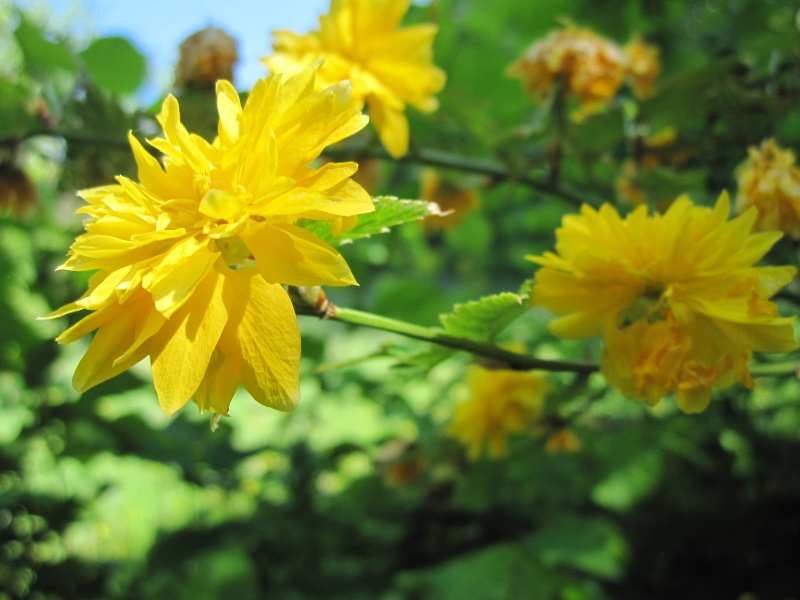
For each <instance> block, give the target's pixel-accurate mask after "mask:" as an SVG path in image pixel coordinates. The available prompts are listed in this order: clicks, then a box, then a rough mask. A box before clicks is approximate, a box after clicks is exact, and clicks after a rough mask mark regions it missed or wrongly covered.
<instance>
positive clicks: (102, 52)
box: [80, 37, 147, 95]
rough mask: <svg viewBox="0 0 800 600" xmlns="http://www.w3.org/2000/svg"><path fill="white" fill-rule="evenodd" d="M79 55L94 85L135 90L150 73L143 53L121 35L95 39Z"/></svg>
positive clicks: (114, 90) (127, 91) (118, 90)
mask: <svg viewBox="0 0 800 600" xmlns="http://www.w3.org/2000/svg"><path fill="white" fill-rule="evenodd" d="M80 57H81V58H82V59H83V63H84V65H85V66H86V71H87V73H89V77H90V78H91V79H92V81H93V82H94V83H95V85H97V87H99V88H102V89H104V90H107V91H109V92H111V93H112V94H122V95H125V94H132V93H134V92H135V91H136V90H138V89H139V86H141V85H142V83H143V82H144V78H145V75H146V74H147V64H146V62H145V60H144V57H143V56H142V55H141V54H140V53H139V52H138V51H137V50H136V48H134V47H133V45H132V44H131V43H130V42H129V41H128V40H126V39H125V38H122V37H105V38H99V39H96V40H94V41H93V42H92V43H91V44H89V47H88V48H86V50H84V51H83V52H81V53H80Z"/></svg>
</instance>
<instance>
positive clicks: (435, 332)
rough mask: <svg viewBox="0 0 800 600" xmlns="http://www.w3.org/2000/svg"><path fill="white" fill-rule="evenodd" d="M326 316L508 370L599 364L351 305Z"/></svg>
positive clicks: (586, 369)
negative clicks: (549, 356) (521, 350)
mask: <svg viewBox="0 0 800 600" xmlns="http://www.w3.org/2000/svg"><path fill="white" fill-rule="evenodd" d="M295 311H296V312H297V314H298V315H309V316H317V317H318V316H320V314H319V312H317V311H315V310H314V309H312V308H308V307H304V306H298V305H295ZM328 315H329V316H328V317H327V318H330V319H333V320H334V321H341V322H343V323H350V324H352V325H362V326H364V327H371V328H373V329H380V330H382V331H389V332H392V333H396V334H398V335H403V336H405V337H409V338H412V339H415V340H422V341H425V342H430V343H432V344H438V345H439V346H445V347H447V348H452V349H453V350H463V351H464V352H469V353H470V354H474V355H476V356H482V357H484V358H490V359H492V360H496V361H500V362H502V363H505V364H506V365H508V367H509V368H510V369H514V370H519V371H531V370H534V369H535V370H540V371H560V372H565V371H566V372H572V373H586V374H589V373H594V372H595V371H597V370H598V366H597V365H594V364H590V363H580V362H571V361H563V360H543V359H540V358H536V357H533V356H529V355H527V354H518V353H516V352H510V351H508V350H504V349H503V348H498V347H497V346H493V345H492V344H486V343H483V342H476V341H474V340H468V339H465V338H459V337H455V336H452V335H447V334H446V333H443V332H442V331H441V330H439V329H436V328H434V327H422V326H420V325H414V324H412V323H407V322H405V321H399V320H397V319H390V318H389V317H382V316H380V315H374V314H372V313H367V312H362V311H360V310H354V309H352V308H340V307H338V306H336V307H333V306H332V305H331V308H329V309H328Z"/></svg>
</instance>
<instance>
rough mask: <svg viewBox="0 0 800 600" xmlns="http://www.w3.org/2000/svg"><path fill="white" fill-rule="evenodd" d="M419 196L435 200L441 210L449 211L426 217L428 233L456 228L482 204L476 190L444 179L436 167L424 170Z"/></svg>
mask: <svg viewBox="0 0 800 600" xmlns="http://www.w3.org/2000/svg"><path fill="white" fill-rule="evenodd" d="M419 197H420V198H421V199H422V200H427V201H429V202H435V203H436V204H438V205H439V209H440V210H441V212H443V213H449V214H445V215H442V216H438V215H430V216H428V217H426V218H425V219H424V220H423V221H422V227H423V229H424V230H425V232H426V233H428V234H433V233H436V232H437V231H441V230H443V229H453V228H455V227H456V226H458V224H459V223H461V221H463V220H464V219H465V218H466V217H467V215H468V214H469V212H470V211H471V210H474V209H475V208H477V207H478V206H480V199H479V198H478V194H477V193H476V192H475V190H473V189H469V188H462V187H459V186H457V185H455V184H454V183H452V182H449V181H446V180H443V179H442V177H441V176H440V175H439V173H438V172H436V171H435V170H434V169H423V170H422V176H421V178H420V191H419Z"/></svg>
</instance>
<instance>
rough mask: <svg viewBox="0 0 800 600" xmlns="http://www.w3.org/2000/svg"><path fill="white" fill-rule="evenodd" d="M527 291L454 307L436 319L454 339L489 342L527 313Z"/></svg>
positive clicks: (489, 297) (481, 299)
mask: <svg viewBox="0 0 800 600" xmlns="http://www.w3.org/2000/svg"><path fill="white" fill-rule="evenodd" d="M527 300H528V297H527V290H526V289H525V288H524V287H523V290H521V293H519V294H514V293H511V292H503V293H502V294H496V295H494V296H484V297H483V298H480V299H479V300H473V301H471V302H465V303H464V304H456V305H455V306H454V307H453V312H451V313H448V314H444V315H440V316H439V320H440V321H441V322H442V325H443V326H444V329H445V331H447V333H449V334H450V335H454V336H456V337H464V338H469V339H473V340H482V341H483V340H491V339H492V338H494V337H495V336H496V335H497V334H498V333H500V332H501V331H502V330H503V329H505V328H506V327H507V326H508V325H509V324H510V323H511V322H512V321H514V320H515V319H517V318H518V317H520V316H522V315H523V314H524V313H525V311H526V310H527V309H528V302H527Z"/></svg>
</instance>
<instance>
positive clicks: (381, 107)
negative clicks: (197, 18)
mask: <svg viewBox="0 0 800 600" xmlns="http://www.w3.org/2000/svg"><path fill="white" fill-rule="evenodd" d="M408 7H409V0H332V1H331V6H330V12H329V14H327V15H324V16H321V17H320V29H319V31H312V32H310V33H308V34H306V35H299V34H296V33H294V32H291V31H285V30H283V31H273V32H272V36H273V48H274V50H275V52H274V53H273V54H272V55H271V56H267V57H264V58H262V59H261V60H262V62H263V63H264V64H265V65H266V66H267V67H268V68H269V69H270V70H272V71H274V72H280V73H293V72H295V71H297V70H299V69H301V68H303V67H305V66H306V65H308V64H310V63H313V62H315V61H319V60H323V61H324V63H323V65H322V67H321V68H320V71H319V79H318V81H317V85H318V86H319V87H326V86H328V85H332V84H334V83H337V82H339V81H343V80H349V81H350V82H351V84H352V86H353V94H352V98H351V102H352V105H353V106H354V107H356V108H359V109H360V108H363V107H364V105H365V104H366V106H367V109H368V111H369V117H370V121H371V123H372V125H373V126H374V127H375V129H376V130H377V132H378V136H379V137H380V139H381V142H382V143H383V145H384V146H385V147H386V150H387V151H388V152H389V154H391V155H392V156H393V157H395V158H399V157H401V156H403V155H405V154H406V152H407V151H408V139H409V132H408V120H407V119H406V116H405V108H406V105H407V104H410V105H411V106H413V107H414V108H416V109H418V110H420V111H422V112H426V113H429V112H433V111H434V110H436V109H437V108H438V101H437V99H436V98H435V97H434V94H436V93H437V92H439V91H440V90H441V89H442V88H443V87H444V83H445V74H444V72H443V71H442V70H441V69H439V68H438V67H436V66H435V65H434V64H433V62H432V61H433V50H432V46H433V39H434V37H435V36H436V32H437V29H438V28H437V27H436V26H435V25H430V24H424V25H414V26H411V27H405V28H401V27H400V21H401V20H402V18H403V15H405V13H406V12H407V11H408Z"/></svg>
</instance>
